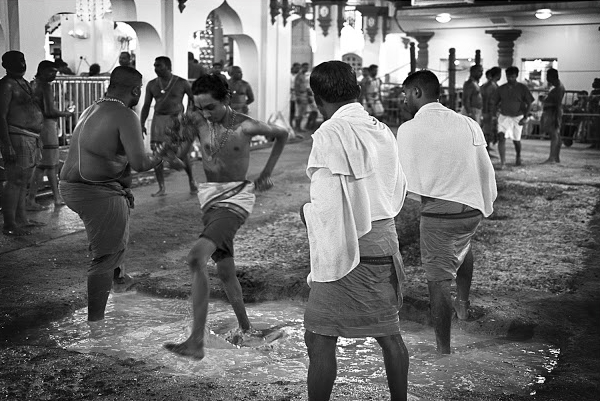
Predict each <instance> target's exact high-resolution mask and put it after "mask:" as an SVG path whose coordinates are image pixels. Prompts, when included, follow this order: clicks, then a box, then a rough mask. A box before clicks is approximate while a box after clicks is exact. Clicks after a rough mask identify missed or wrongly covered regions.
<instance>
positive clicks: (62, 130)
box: [52, 75, 110, 146]
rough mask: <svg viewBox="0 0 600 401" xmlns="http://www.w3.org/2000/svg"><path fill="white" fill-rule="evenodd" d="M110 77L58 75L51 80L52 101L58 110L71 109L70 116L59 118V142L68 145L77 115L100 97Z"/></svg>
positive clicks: (77, 118) (77, 119)
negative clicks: (71, 113)
mask: <svg viewBox="0 0 600 401" xmlns="http://www.w3.org/2000/svg"><path fill="white" fill-rule="evenodd" d="M109 79H110V77H108V76H100V77H79V76H68V75H67V76H58V77H56V80H55V81H53V82H52V89H53V90H54V101H55V104H56V107H57V108H58V110H67V109H69V108H71V109H73V110H74V111H73V112H74V115H73V117H70V118H60V119H59V123H58V124H59V131H58V135H59V144H60V145H61V146H68V145H69V143H70V142H71V136H72V135H73V130H74V128H75V125H77V121H79V117H80V116H81V114H82V113H83V111H84V110H85V109H87V108H88V107H89V106H90V105H91V104H92V103H94V101H96V100H98V99H100V98H101V97H102V96H103V95H104V93H105V92H106V90H107V89H108V82H109Z"/></svg>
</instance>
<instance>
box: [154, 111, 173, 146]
mask: <svg viewBox="0 0 600 401" xmlns="http://www.w3.org/2000/svg"><path fill="white" fill-rule="evenodd" d="M177 116H178V115H177V114H175V115H170V114H156V113H155V114H154V116H152V125H151V126H150V141H152V142H165V141H166V139H167V137H166V135H165V132H166V131H167V129H169V128H170V127H172V126H173V120H175V119H177Z"/></svg>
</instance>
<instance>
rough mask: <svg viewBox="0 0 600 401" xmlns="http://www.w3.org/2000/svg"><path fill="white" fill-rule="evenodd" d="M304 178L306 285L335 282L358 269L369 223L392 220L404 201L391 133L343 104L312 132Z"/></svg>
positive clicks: (403, 185) (353, 106)
mask: <svg viewBox="0 0 600 401" xmlns="http://www.w3.org/2000/svg"><path fill="white" fill-rule="evenodd" d="M307 175H308V176H309V178H310V179H311V185H310V199H311V202H310V203H307V204H306V205H304V215H305V218H306V226H307V229H308V239H309V244H310V259H311V273H310V275H309V278H308V281H309V282H310V281H311V280H312V281H320V282H328V281H335V280H339V279H340V278H342V277H344V276H345V275H346V274H348V273H349V272H350V271H352V269H354V268H355V267H356V266H357V265H358V263H359V259H360V252H359V246H358V239H359V238H360V237H362V236H363V235H365V234H366V233H368V232H369V231H370V230H371V222H372V221H376V220H382V219H386V218H393V217H395V216H396V215H397V214H398V213H399V212H400V209H401V208H402V205H403V203H404V197H405V195H406V178H405V176H404V173H403V172H402V167H401V166H400V163H399V160H398V151H397V148H396V142H395V139H394V135H393V134H392V132H391V131H390V129H389V128H388V127H387V126H386V125H385V124H383V123H381V122H379V121H378V120H376V119H374V118H373V117H371V116H369V114H368V113H367V112H366V111H365V110H364V108H363V107H362V106H361V105H360V104H359V103H351V104H348V105H344V106H342V107H341V108H340V109H338V110H337V111H336V113H335V114H334V115H333V116H332V117H331V119H329V120H328V121H326V122H324V123H323V124H322V125H321V127H320V128H319V129H318V130H317V131H316V132H315V133H314V134H313V147H312V150H311V153H310V156H309V159H308V166H307Z"/></svg>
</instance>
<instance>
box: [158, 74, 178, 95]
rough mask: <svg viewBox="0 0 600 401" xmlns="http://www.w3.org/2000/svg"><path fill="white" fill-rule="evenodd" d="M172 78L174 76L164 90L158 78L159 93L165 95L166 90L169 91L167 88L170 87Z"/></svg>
mask: <svg viewBox="0 0 600 401" xmlns="http://www.w3.org/2000/svg"><path fill="white" fill-rule="evenodd" d="M174 76H175V75H171V79H169V82H168V83H167V86H165V87H164V88H163V86H162V80H161V79H160V78H158V86H159V87H160V93H165V92H166V91H167V89H169V86H171V82H173V77H174Z"/></svg>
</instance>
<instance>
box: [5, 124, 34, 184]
mask: <svg viewBox="0 0 600 401" xmlns="http://www.w3.org/2000/svg"><path fill="white" fill-rule="evenodd" d="M8 133H9V135H10V142H11V144H12V147H13V149H14V150H15V156H16V157H15V160H14V161H11V162H9V161H7V160H5V161H4V168H5V170H6V173H7V174H8V175H9V176H14V175H13V172H12V170H13V169H18V170H26V169H30V168H33V167H34V166H35V165H36V164H37V161H38V160H39V147H38V138H36V137H34V136H32V135H25V134H22V133H16V132H13V131H12V128H11V129H9V132H8Z"/></svg>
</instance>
